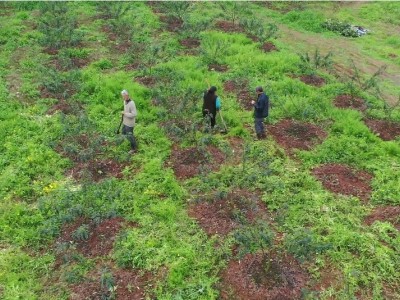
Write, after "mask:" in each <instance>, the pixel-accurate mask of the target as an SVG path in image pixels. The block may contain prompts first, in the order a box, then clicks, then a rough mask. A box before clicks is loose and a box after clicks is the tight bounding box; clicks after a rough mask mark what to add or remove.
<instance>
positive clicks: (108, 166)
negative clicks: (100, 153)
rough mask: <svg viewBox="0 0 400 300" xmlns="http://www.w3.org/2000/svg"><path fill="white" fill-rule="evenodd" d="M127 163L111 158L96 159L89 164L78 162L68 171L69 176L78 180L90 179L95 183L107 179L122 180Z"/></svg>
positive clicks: (88, 162)
mask: <svg viewBox="0 0 400 300" xmlns="http://www.w3.org/2000/svg"><path fill="white" fill-rule="evenodd" d="M126 166H127V163H121V162H118V161H115V160H113V159H111V158H108V159H107V158H104V159H100V158H94V159H91V160H89V161H87V162H78V163H76V164H75V166H74V167H73V168H72V169H70V170H69V171H67V175H68V176H72V177H73V178H74V179H76V180H82V179H90V180H92V181H94V182H98V181H101V180H103V179H105V178H107V177H115V178H122V177H123V174H122V171H123V170H124V168H125V167H126Z"/></svg>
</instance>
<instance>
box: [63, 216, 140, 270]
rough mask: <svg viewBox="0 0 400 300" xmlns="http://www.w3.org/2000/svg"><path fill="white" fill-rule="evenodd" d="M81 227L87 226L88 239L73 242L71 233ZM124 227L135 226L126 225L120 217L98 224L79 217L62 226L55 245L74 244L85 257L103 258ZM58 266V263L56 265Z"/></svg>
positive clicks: (131, 224)
mask: <svg viewBox="0 0 400 300" xmlns="http://www.w3.org/2000/svg"><path fill="white" fill-rule="evenodd" d="M82 225H88V228H89V229H88V231H89V238H88V239H87V240H75V239H74V237H73V233H74V232H75V231H76V230H77V229H78V228H79V227H80V226H82ZM126 225H129V226H134V225H135V224H133V223H129V224H128V223H127V222H126V221H125V220H124V219H123V218H121V217H116V218H112V219H106V220H104V221H102V222H101V223H100V224H95V223H94V222H93V221H89V220H87V219H85V218H83V217H80V218H78V219H77V220H75V221H74V222H72V223H66V224H64V226H63V228H62V230H61V233H60V237H59V238H58V239H57V242H56V243H57V244H61V243H68V244H69V245H72V244H74V245H75V247H76V250H77V251H79V252H80V253H82V254H83V255H85V256H87V257H96V256H105V255H108V254H109V253H110V252H111V250H112V248H113V244H114V241H115V237H116V236H117V234H118V233H119V232H120V230H121V229H122V228H123V227H124V226H126ZM62 254H65V253H62ZM60 264H61V263H60V262H59V263H58V265H60Z"/></svg>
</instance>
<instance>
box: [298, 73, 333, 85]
mask: <svg viewBox="0 0 400 300" xmlns="http://www.w3.org/2000/svg"><path fill="white" fill-rule="evenodd" d="M294 77H295V78H299V79H300V81H302V82H304V83H305V84H308V85H312V86H316V87H321V86H323V85H324V84H325V83H326V82H325V79H324V78H322V77H319V76H317V75H300V76H294Z"/></svg>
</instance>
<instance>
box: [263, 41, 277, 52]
mask: <svg viewBox="0 0 400 300" xmlns="http://www.w3.org/2000/svg"><path fill="white" fill-rule="evenodd" d="M261 49H262V50H263V51H264V52H272V51H278V48H276V46H275V45H274V43H272V42H265V43H264V44H262V45H261Z"/></svg>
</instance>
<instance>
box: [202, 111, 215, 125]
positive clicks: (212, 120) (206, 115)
mask: <svg viewBox="0 0 400 300" xmlns="http://www.w3.org/2000/svg"><path fill="white" fill-rule="evenodd" d="M203 117H204V118H206V117H207V118H210V122H211V128H214V126H215V115H214V114H212V113H210V112H209V111H208V110H203Z"/></svg>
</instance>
